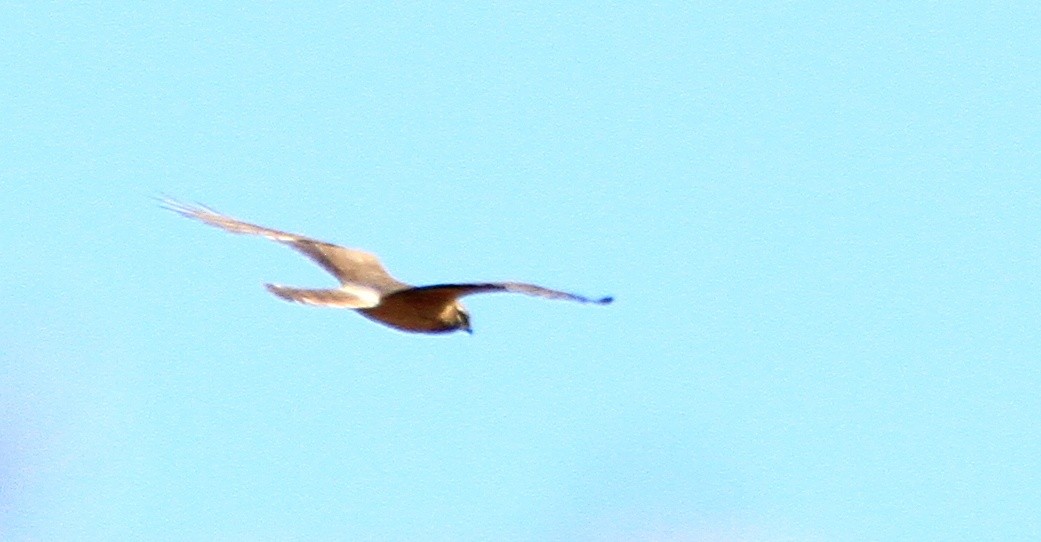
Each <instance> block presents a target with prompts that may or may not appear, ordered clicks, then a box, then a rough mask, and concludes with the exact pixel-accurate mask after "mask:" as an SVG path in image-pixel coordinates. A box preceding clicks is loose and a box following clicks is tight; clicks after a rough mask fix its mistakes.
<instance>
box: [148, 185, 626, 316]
mask: <svg viewBox="0 0 1041 542" xmlns="http://www.w3.org/2000/svg"><path fill="white" fill-rule="evenodd" d="M161 203H162V205H163V207H165V208H166V209H169V210H171V211H174V212H175V213H178V214H180V215H182V216H185V217H187V218H191V219H194V220H198V221H200V222H202V223H204V224H209V225H210V226H215V227H217V228H221V229H222V230H225V231H228V232H231V233H237V234H245V235H259V236H261V237H265V238H267V239H270V240H272V241H276V242H279V243H282V244H284V245H287V246H289V247H290V248H292V249H294V250H296V251H297V252H300V253H301V254H303V255H304V256H307V257H308V258H310V259H311V260H312V261H314V262H315V263H317V264H318V265H319V266H321V267H322V269H325V270H326V271H328V272H329V273H330V274H332V275H333V276H334V277H336V279H337V280H339V281H340V287H339V288H330V289H317V290H316V289H302V288H292V287H289V286H282V285H279V284H265V286H266V287H267V289H268V291H270V292H271V293H272V294H274V295H276V296H278V297H280V298H282V299H285V300H286V301H293V302H296V303H303V304H306V305H316V306H320V307H335V308H343V309H355V310H357V311H358V312H360V313H361V314H362V315H363V316H365V317H366V318H369V319H370V320H373V321H376V322H379V323H381V324H384V325H386V326H390V327H392V328H394V329H398V330H401V331H405V332H410V333H451V332H453V331H465V332H467V333H473V330H472V329H471V327H470V313H469V312H467V310H466V307H464V306H463V304H462V303H461V302H460V301H459V298H461V297H464V296H468V295H471V294H480V293H487V292H515V293H521V294H527V295H532V296H537V297H545V298H548V299H564V300H568V301H577V302H579V303H595V304H598V305H606V304H608V303H610V302H611V301H613V298H611V297H602V298H599V299H590V298H587V297H583V296H580V295H576V294H571V293H567V292H561V291H558V290H550V289H549V288H543V287H541V286H536V285H534V284H525V283H522V282H478V283H460V284H434V285H431V286H412V285H410V284H406V283H404V282H401V281H399V280H397V279H395V278H394V277H392V276H390V273H388V272H387V270H386V269H384V267H383V264H382V263H380V261H379V259H378V258H377V257H376V256H375V255H374V254H371V253H369V252H365V251H362V250H356V249H353V248H346V247H341V246H339V245H334V244H332V243H326V242H324V241H319V240H317V239H311V238H309V237H304V236H303V235H297V234H295V233H288V232H284V231H279V230H273V229H270V228H265V227H263V226H258V225H256V224H250V223H249V222H243V221H241V220H238V219H235V218H232V217H230V216H227V215H223V214H220V213H218V212H216V211H214V210H212V209H209V208H207V207H204V206H201V205H187V204H184V203H180V202H178V201H175V200H171V199H163V200H161Z"/></svg>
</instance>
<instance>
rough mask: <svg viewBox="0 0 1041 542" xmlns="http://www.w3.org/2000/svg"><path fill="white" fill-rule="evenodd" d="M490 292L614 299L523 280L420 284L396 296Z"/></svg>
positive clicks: (445, 298) (450, 297)
mask: <svg viewBox="0 0 1041 542" xmlns="http://www.w3.org/2000/svg"><path fill="white" fill-rule="evenodd" d="M489 292H512V293H518V294H527V295H533V296H536V297H544V298H547V299H563V300H566V301H577V302H579V303H595V304H597V305H606V304H608V303H610V302H612V301H614V298H613V297H601V298H598V299H591V298H588V297H585V296H581V295H578V294H572V293H568V292H561V291H560V290H550V289H549V288H543V287H542V286H536V285H534V284H526V283H523V282H483V283H475V284H434V285H431V286H419V287H416V288H409V289H407V290H401V291H399V292H395V293H394V294H393V295H394V296H410V297H411V296H414V297H416V298H422V299H425V300H435V299H436V300H438V301H440V302H442V303H450V302H452V301H454V300H456V299H458V298H460V297H463V296H467V295H472V294H483V293H489Z"/></svg>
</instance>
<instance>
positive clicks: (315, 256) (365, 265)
mask: <svg viewBox="0 0 1041 542" xmlns="http://www.w3.org/2000/svg"><path fill="white" fill-rule="evenodd" d="M161 201H162V204H163V206H164V207H166V208H167V209H169V210H171V211H174V212H175V213H178V214H180V215H182V216H185V217H187V218H191V219H193V220H198V221H200V222H202V223H204V224H209V225H210V226H214V227H217V228H220V229H222V230H224V231H228V232H231V233H237V234H243V235H259V236H261V237H265V238H267V239H270V240H272V241H277V242H279V243H282V244H285V245H288V246H289V247H291V248H293V249H294V250H296V251H298V252H300V253H301V254H304V255H305V256H307V257H308V258H310V259H311V260H312V261H314V262H315V263H317V264H318V265H320V266H321V267H322V268H323V269H325V270H326V271H328V272H329V273H330V274H332V275H333V276H334V277H336V278H337V279H338V280H339V281H340V283H341V284H345V285H348V284H352V285H359V286H363V287H366V288H370V289H372V290H375V291H377V292H379V293H381V294H386V293H390V292H395V291H398V290H401V289H404V288H409V287H410V285H408V284H406V283H404V282H401V281H399V280H397V279H395V278H394V277H392V276H391V275H390V273H388V272H387V270H386V269H385V268H384V267H383V264H382V263H380V261H379V258H377V257H376V255H374V254H372V253H369V252H365V251H363V250H357V249H352V248H346V247H341V246H339V245H334V244H332V243H326V242H325V241H319V240H318V239H312V238H310V237H305V236H303V235H297V234H295V233H289V232H285V231H280V230H275V229H271V228H265V227H263V226H258V225H256V224H251V223H249V222H243V221H241V220H238V219H236V218H232V217H230V216H227V215H224V214H221V213H218V212H217V211H214V210H213V209H210V208H208V207H204V206H201V205H187V204H184V203H180V202H178V201H174V200H171V199H164V200H161Z"/></svg>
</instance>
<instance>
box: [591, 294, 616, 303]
mask: <svg viewBox="0 0 1041 542" xmlns="http://www.w3.org/2000/svg"><path fill="white" fill-rule="evenodd" d="M613 301H614V296H610V295H609V296H607V297H601V298H600V299H597V300H596V301H595V303H597V304H600V305H607V304H609V303H611V302H613Z"/></svg>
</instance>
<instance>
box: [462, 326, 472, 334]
mask: <svg viewBox="0 0 1041 542" xmlns="http://www.w3.org/2000/svg"><path fill="white" fill-rule="evenodd" d="M463 331H465V332H466V333H467V334H469V335H473V334H474V330H473V328H471V327H470V326H466V327H464V328H463Z"/></svg>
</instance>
